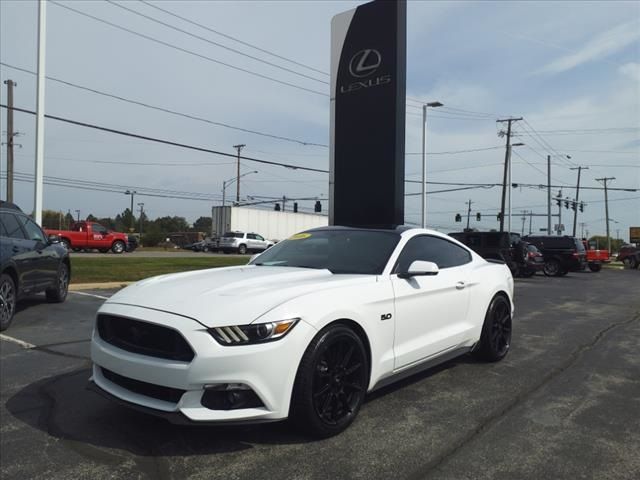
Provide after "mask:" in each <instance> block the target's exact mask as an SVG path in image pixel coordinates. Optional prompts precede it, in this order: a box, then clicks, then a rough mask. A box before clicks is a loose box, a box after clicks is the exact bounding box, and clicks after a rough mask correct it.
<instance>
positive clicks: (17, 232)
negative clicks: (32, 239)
mask: <svg viewBox="0 0 640 480" xmlns="http://www.w3.org/2000/svg"><path fill="white" fill-rule="evenodd" d="M0 223H2V225H3V226H4V229H3V230H4V231H6V232H7V233H6V235H7V237H9V238H19V239H20V240H24V239H26V238H27V237H25V235H24V232H23V231H22V228H20V223H19V222H18V219H17V218H16V216H15V215H13V214H12V213H7V212H2V213H0Z"/></svg>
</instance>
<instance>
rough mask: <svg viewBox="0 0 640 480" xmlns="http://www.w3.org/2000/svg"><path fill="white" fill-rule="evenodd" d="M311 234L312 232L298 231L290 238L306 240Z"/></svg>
mask: <svg viewBox="0 0 640 480" xmlns="http://www.w3.org/2000/svg"><path fill="white" fill-rule="evenodd" d="M310 236H311V234H310V233H296V234H295V235H293V236H291V237H289V240H304V239H305V238H309V237H310Z"/></svg>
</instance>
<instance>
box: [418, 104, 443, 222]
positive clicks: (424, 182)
mask: <svg viewBox="0 0 640 480" xmlns="http://www.w3.org/2000/svg"><path fill="white" fill-rule="evenodd" d="M442 106H443V104H442V103H440V102H429V103H425V104H424V105H422V187H421V189H420V190H421V193H422V198H421V200H422V201H421V202H420V203H421V204H422V221H421V225H422V228H427V147H426V144H427V108H429V107H431V108H438V107H442Z"/></svg>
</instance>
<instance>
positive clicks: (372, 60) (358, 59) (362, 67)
mask: <svg viewBox="0 0 640 480" xmlns="http://www.w3.org/2000/svg"><path fill="white" fill-rule="evenodd" d="M381 63H382V56H381V55H380V52H378V51H377V50H373V49H371V48H366V49H364V50H360V51H359V52H358V53H356V54H355V55H354V56H353V57H351V61H350V62H349V72H350V73H351V75H352V76H354V77H356V78H362V77H368V76H369V75H372V74H373V73H374V72H375V71H376V70H377V69H378V67H379V66H380V64H381Z"/></svg>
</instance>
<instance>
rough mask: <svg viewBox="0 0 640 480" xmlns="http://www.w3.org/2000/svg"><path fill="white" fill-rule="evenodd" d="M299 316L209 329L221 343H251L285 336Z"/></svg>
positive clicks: (227, 344) (269, 340) (228, 344)
mask: <svg viewBox="0 0 640 480" xmlns="http://www.w3.org/2000/svg"><path fill="white" fill-rule="evenodd" d="M299 320H300V319H299V318H291V319H289V320H280V321H278V322H268V323H252V324H249V325H232V326H229V327H215V328H210V329H208V330H207V331H208V332H209V333H210V334H211V336H212V337H213V338H215V339H216V341H217V342H218V343H219V344H220V345H224V346H231V345H250V344H254V343H265V342H272V341H274V340H279V339H281V338H282V337H284V336H285V335H286V334H287V333H289V331H291V329H293V327H294V326H295V324H296V323H298V321H299Z"/></svg>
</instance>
